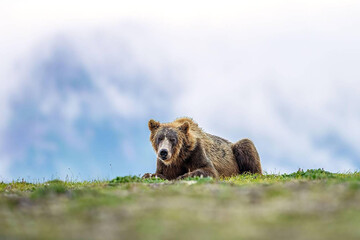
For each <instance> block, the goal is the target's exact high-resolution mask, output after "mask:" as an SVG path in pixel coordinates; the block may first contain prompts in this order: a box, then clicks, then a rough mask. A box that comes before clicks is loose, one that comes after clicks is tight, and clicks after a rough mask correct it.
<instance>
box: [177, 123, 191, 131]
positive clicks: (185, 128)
mask: <svg viewBox="0 0 360 240" xmlns="http://www.w3.org/2000/svg"><path fill="white" fill-rule="evenodd" d="M189 128H190V123H189V122H187V121H186V122H184V123H183V124H181V126H180V127H179V129H180V131H182V132H183V133H185V134H187V133H188V132H189Z"/></svg>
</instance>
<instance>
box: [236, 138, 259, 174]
mask: <svg viewBox="0 0 360 240" xmlns="http://www.w3.org/2000/svg"><path fill="white" fill-rule="evenodd" d="M232 150H233V153H234V155H235V159H236V162H237V163H238V165H239V170H240V174H241V173H245V172H249V173H258V174H262V170H261V163H260V157H259V154H258V152H257V151H256V148H255V145H254V143H253V142H252V141H251V140H249V139H242V140H240V141H238V142H237V143H235V144H233V145H232Z"/></svg>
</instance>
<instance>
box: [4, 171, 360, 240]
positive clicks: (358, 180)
mask: <svg viewBox="0 0 360 240" xmlns="http://www.w3.org/2000/svg"><path fill="white" fill-rule="evenodd" d="M0 239H154V240H155V239H206V240H209V239H360V173H359V172H356V173H348V174H334V173H329V172H326V171H323V170H321V169H319V170H308V171H298V172H295V173H292V174H282V175H276V174H266V175H263V176H259V175H241V176H236V177H231V178H226V179H220V180H218V181H216V180H213V179H209V178H202V179H200V178H195V179H187V180H185V181H164V180H161V179H145V180H143V179H140V178H139V177H134V176H133V177H118V178H116V179H114V180H112V181H93V182H63V181H59V180H53V181H49V182H46V183H38V184H33V183H26V182H12V183H0Z"/></svg>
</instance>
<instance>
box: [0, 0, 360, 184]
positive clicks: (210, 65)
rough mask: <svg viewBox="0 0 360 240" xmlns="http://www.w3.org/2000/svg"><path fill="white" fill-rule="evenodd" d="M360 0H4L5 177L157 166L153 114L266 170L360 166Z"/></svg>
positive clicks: (0, 68) (106, 174) (0, 173)
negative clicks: (245, 141) (207, 136)
mask: <svg viewBox="0 0 360 240" xmlns="http://www.w3.org/2000/svg"><path fill="white" fill-rule="evenodd" d="M359 43H360V2H359V1H356V0H353V1H346V0H344V1H329V0H327V1H325V0H324V1H322V0H318V1H314V0H301V1H286V0H284V1H277V0H272V1H268V0H262V1H221V3H220V2H219V1H209V0H208V1H176V2H174V1H137V0H134V1H106V0H103V1H89V0H87V1H68V0H64V1H56V2H55V1H45V0H44V1H38V0H34V1H16V0H11V1H10V0H3V1H1V3H0V81H1V84H0V115H1V118H0V181H11V180H13V179H15V180H16V179H25V180H26V181H43V180H48V179H52V178H61V179H70V180H91V179H111V178H113V177H115V176H122V175H129V174H132V175H139V174H143V173H145V172H154V171H155V165H156V160H155V159H156V157H155V153H154V152H153V150H152V147H151V144H150V142H149V130H148V128H147V122H148V120H149V119H150V118H153V119H156V120H158V121H160V122H169V121H172V120H174V119H175V118H177V117H181V116H189V117H192V118H194V120H195V121H197V122H198V123H199V125H200V126H201V127H203V128H204V129H205V130H206V131H207V132H209V133H212V134H215V135H219V136H221V137H224V138H227V139H229V140H231V141H234V142H235V141H237V140H239V139H241V138H251V139H252V140H253V141H254V142H255V145H256V146H257V148H258V151H259V153H260V156H261V160H262V164H263V169H264V170H265V171H266V172H268V173H284V172H292V171H296V170H297V169H298V168H303V169H308V168H324V169H325V170H329V171H333V172H345V171H358V170H359V167H360V160H359V156H360V148H359V145H360V126H359V123H360V44H359Z"/></svg>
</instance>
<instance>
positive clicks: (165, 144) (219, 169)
mask: <svg viewBox="0 0 360 240" xmlns="http://www.w3.org/2000/svg"><path fill="white" fill-rule="evenodd" d="M149 129H150V131H151V134H150V141H151V144H152V146H153V148H154V150H155V152H156V154H157V167H156V173H155V174H150V173H147V174H145V175H144V176H143V178H149V177H160V178H164V179H168V180H172V179H183V178H186V177H196V176H199V177H200V176H203V177H213V178H218V177H230V176H234V175H237V174H241V173H245V172H249V173H258V174H262V170H261V164H260V158H259V154H258V152H257V151H256V148H255V146H254V144H253V143H252V141H250V140H249V139H242V140H240V141H238V142H237V143H235V144H233V143H231V142H229V141H227V140H225V139H223V138H221V137H217V136H214V135H211V134H209V133H206V132H204V131H203V130H202V129H201V128H200V127H199V126H198V124H197V123H195V122H194V121H193V120H192V119H191V118H178V119H176V120H175V121H173V122H171V123H159V122H157V121H155V120H152V119H151V120H150V121H149Z"/></svg>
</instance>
